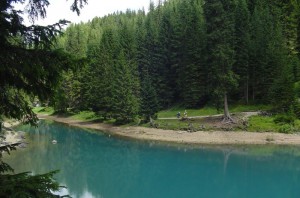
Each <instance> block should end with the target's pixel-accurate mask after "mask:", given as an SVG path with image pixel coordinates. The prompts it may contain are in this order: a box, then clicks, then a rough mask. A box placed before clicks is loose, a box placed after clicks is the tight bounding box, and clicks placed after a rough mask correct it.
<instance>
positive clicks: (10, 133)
mask: <svg viewBox="0 0 300 198" xmlns="http://www.w3.org/2000/svg"><path fill="white" fill-rule="evenodd" d="M18 124H20V122H18V121H9V122H4V123H3V126H2V133H1V134H0V136H1V138H0V147H2V146H6V145H11V144H18V147H19V148H25V147H26V146H27V144H28V143H27V142H26V137H25V132H22V131H14V130H13V127H14V126H16V125H18Z"/></svg>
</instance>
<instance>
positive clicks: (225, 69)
mask: <svg viewBox="0 0 300 198" xmlns="http://www.w3.org/2000/svg"><path fill="white" fill-rule="evenodd" d="M233 10H234V3H233V1H231V0H230V1H228V0H226V1H225V0H224V1H221V0H211V1H207V2H206V3H205V6H204V13H205V18H206V24H207V50H208V64H209V67H210V68H209V70H210V71H209V75H210V80H209V81H210V83H211V86H212V91H213V93H214V94H215V95H216V97H221V96H222V97H223V102H224V121H225V120H226V121H228V120H229V121H231V120H232V118H231V116H230V114H229V110H228V94H229V93H230V91H231V90H232V89H233V88H235V87H236V84H237V83H236V76H235V74H234V73H233V71H232V66H233V64H234V61H235V59H234V55H235V54H234V16H233V12H232V11H233Z"/></svg>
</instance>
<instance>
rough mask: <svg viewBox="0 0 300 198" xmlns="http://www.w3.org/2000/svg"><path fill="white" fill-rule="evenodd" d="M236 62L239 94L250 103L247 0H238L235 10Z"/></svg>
mask: <svg viewBox="0 0 300 198" xmlns="http://www.w3.org/2000/svg"><path fill="white" fill-rule="evenodd" d="M235 40H236V45H235V51H236V62H235V64H234V65H233V71H234V72H235V73H236V74H237V75H239V81H238V82H239V88H240V89H239V92H240V93H239V94H241V96H243V99H244V101H245V103H246V104H248V103H249V45H250V13H249V10H248V7H247V3H246V1H245V0H238V3H237V7H236V10H235Z"/></svg>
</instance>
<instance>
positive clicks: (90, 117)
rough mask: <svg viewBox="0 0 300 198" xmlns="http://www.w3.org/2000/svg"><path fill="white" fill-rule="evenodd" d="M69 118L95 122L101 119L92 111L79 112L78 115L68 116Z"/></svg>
mask: <svg viewBox="0 0 300 198" xmlns="http://www.w3.org/2000/svg"><path fill="white" fill-rule="evenodd" d="M70 118H73V119H76V120H81V121H95V120H100V119H102V117H100V116H98V115H96V114H95V112H93V111H80V112H79V113H76V114H74V115H72V116H70Z"/></svg>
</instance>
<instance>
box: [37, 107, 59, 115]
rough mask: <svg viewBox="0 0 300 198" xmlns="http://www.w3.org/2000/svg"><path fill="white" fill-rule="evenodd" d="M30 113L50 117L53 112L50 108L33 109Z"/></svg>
mask: <svg viewBox="0 0 300 198" xmlns="http://www.w3.org/2000/svg"><path fill="white" fill-rule="evenodd" d="M32 111H33V112H34V113H37V114H47V115H51V114H53V113H54V112H55V111H54V109H53V108H52V107H34V108H33V109H32Z"/></svg>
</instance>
